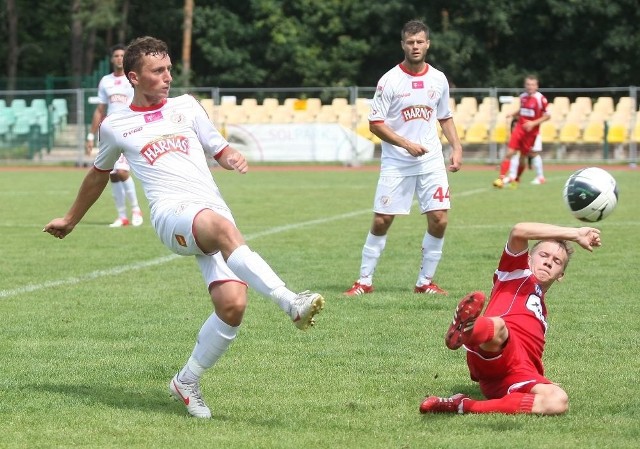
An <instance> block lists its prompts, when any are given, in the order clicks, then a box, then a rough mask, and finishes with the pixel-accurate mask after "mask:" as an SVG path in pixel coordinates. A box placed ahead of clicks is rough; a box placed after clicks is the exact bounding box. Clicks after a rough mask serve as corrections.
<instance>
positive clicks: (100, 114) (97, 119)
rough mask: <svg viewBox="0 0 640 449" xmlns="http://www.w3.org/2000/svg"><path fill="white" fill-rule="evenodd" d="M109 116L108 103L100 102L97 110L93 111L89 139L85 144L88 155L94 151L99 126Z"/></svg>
mask: <svg viewBox="0 0 640 449" xmlns="http://www.w3.org/2000/svg"><path fill="white" fill-rule="evenodd" d="M106 116H107V105H106V104H104V103H100V104H99V105H98V106H97V107H96V110H95V111H93V117H92V119H91V128H90V130H89V134H88V135H87V140H86V142H85V145H84V150H85V153H86V154H87V155H89V154H91V152H92V151H93V144H94V141H95V136H96V133H97V132H98V127H99V126H100V123H101V122H102V120H104V118H105V117H106Z"/></svg>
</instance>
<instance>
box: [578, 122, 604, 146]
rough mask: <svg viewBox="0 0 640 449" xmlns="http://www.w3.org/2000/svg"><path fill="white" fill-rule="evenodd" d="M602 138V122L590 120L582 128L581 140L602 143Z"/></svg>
mask: <svg viewBox="0 0 640 449" xmlns="http://www.w3.org/2000/svg"><path fill="white" fill-rule="evenodd" d="M603 140H604V122H590V123H587V126H586V127H585V128H584V133H583V134H582V141H583V142H584V143H602V142H603Z"/></svg>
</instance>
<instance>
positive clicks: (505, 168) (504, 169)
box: [500, 159, 511, 178]
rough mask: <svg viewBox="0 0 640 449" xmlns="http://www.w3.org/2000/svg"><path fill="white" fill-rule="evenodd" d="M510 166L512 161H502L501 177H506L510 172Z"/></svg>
mask: <svg viewBox="0 0 640 449" xmlns="http://www.w3.org/2000/svg"><path fill="white" fill-rule="evenodd" d="M509 165H511V161H510V160H508V159H506V160H504V161H502V163H501V164H500V177H501V178H504V176H505V175H506V174H507V173H508V172H509Z"/></svg>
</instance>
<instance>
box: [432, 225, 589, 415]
mask: <svg viewBox="0 0 640 449" xmlns="http://www.w3.org/2000/svg"><path fill="white" fill-rule="evenodd" d="M529 240H539V241H538V242H537V243H535V244H534V245H533V246H532V248H531V250H529V249H528V244H529ZM569 242H575V243H577V244H578V245H580V246H581V247H583V248H585V249H586V250H588V251H593V248H594V247H597V246H600V245H601V241H600V231H599V230H598V229H595V228H591V227H581V228H572V227H562V226H554V225H550V224H544V223H519V224H517V225H515V226H514V227H513V228H512V229H511V233H510V234H509V240H508V241H507V244H506V246H505V248H504V250H503V253H502V257H501V259H500V262H499V264H498V268H497V270H496V271H495V273H494V276H493V289H492V291H491V297H490V299H489V304H488V305H487V308H486V310H485V311H484V313H483V314H482V313H481V312H482V309H483V306H484V302H485V296H484V294H483V293H482V292H473V293H470V294H468V295H467V296H465V297H464V298H463V299H462V300H461V301H460V303H459V304H458V307H457V308H456V312H455V314H454V318H453V323H452V324H451V326H450V327H449V329H448V331H447V334H446V336H445V343H446V345H447V347H448V348H449V349H453V350H455V349H458V348H460V347H461V346H464V348H465V349H466V350H467V365H468V367H469V373H470V375H471V379H472V380H474V381H476V382H478V383H479V384H480V390H481V391H482V394H483V395H484V396H485V397H486V400H475V399H471V398H469V397H468V396H466V395H464V394H461V393H458V394H455V395H453V396H451V397H449V398H442V397H437V396H428V397H427V398H425V399H424V401H423V402H422V404H421V405H420V412H421V413H446V412H449V413H535V414H541V415H559V414H562V413H564V412H566V411H567V409H568V407H569V398H568V396H567V393H566V392H565V391H564V390H563V389H562V388H561V387H560V386H558V385H556V384H554V383H553V382H551V381H550V380H549V379H547V378H546V377H545V376H544V366H543V363H542V353H543V351H544V344H545V333H546V330H547V308H546V306H545V294H546V292H547V291H548V290H549V287H551V285H552V284H553V283H554V282H555V281H557V280H560V279H562V277H563V276H564V272H565V269H566V267H567V264H568V263H569V258H570V257H571V254H572V253H573V248H572V247H571V245H570V243H569Z"/></svg>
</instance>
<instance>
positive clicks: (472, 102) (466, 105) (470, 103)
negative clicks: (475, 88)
mask: <svg viewBox="0 0 640 449" xmlns="http://www.w3.org/2000/svg"><path fill="white" fill-rule="evenodd" d="M460 109H462V110H465V111H468V112H470V113H471V114H472V115H473V114H475V113H476V112H478V100H476V97H462V98H461V99H460V103H458V105H457V106H456V110H458V111H459V110H460Z"/></svg>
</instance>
